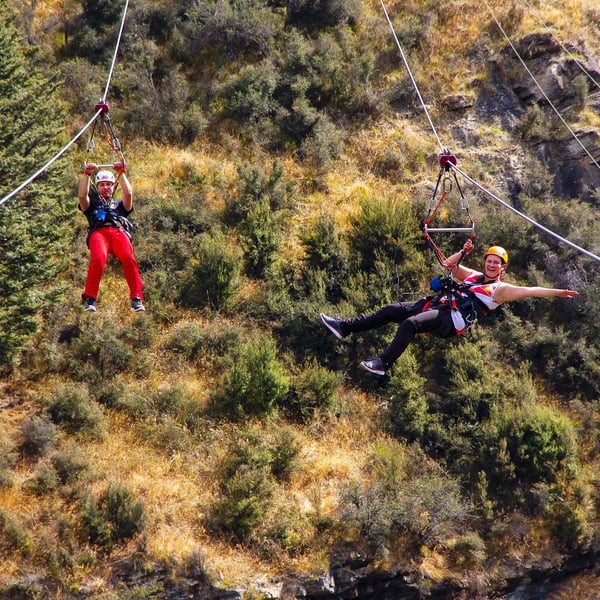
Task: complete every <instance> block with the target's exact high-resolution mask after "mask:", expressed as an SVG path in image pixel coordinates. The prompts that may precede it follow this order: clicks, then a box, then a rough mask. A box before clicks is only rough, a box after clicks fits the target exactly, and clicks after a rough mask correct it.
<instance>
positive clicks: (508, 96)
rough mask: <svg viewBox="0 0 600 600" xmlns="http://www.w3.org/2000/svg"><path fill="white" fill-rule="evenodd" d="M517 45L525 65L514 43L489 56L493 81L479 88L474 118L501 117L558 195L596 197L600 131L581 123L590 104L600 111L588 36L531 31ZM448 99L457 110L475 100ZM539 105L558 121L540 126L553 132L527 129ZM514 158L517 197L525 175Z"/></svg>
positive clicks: (598, 76) (511, 174) (597, 72)
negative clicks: (578, 39)
mask: <svg viewBox="0 0 600 600" xmlns="http://www.w3.org/2000/svg"><path fill="white" fill-rule="evenodd" d="M515 48H516V49H517V51H518V52H519V55H520V56H521V57H522V58H523V62H524V63H525V66H524V65H523V63H522V62H521V61H520V60H519V59H518V58H517V56H516V55H515V53H514V51H513V49H512V48H511V47H510V46H507V47H506V48H505V49H504V50H503V51H502V53H501V54H500V55H499V56H495V57H494V56H490V57H489V59H488V66H489V68H488V80H487V82H486V85H482V86H481V87H480V90H479V94H478V96H477V101H476V103H475V106H474V111H475V118H474V122H475V123H481V122H483V123H485V122H493V121H496V122H498V123H499V124H500V125H501V126H502V127H503V128H504V129H505V130H506V131H507V132H508V133H510V134H511V135H514V136H515V138H519V139H520V141H521V143H522V144H525V147H526V148H529V150H530V151H531V153H532V154H533V155H534V156H535V157H536V158H537V159H538V160H540V161H541V162H542V164H543V165H544V166H545V167H546V168H547V169H548V171H549V172H550V173H551V174H553V175H554V187H553V192H554V194H555V195H556V196H557V197H559V198H564V199H570V198H581V199H584V200H588V201H589V200H592V199H593V198H594V194H595V193H596V192H597V190H599V189H600V168H599V166H598V165H599V164H600V130H598V129H597V128H593V127H591V126H588V125H582V124H581V123H580V120H579V118H580V114H581V112H582V111H583V110H591V111H594V112H596V113H598V114H600V69H599V67H598V64H597V62H596V60H595V59H594V57H593V56H592V55H591V54H590V53H589V52H588V51H587V49H586V48H585V47H584V46H583V45H582V44H581V43H578V44H574V43H569V44H568V45H564V46H563V45H561V44H559V42H557V41H556V40H555V39H554V37H553V36H552V35H551V34H531V35H528V36H526V37H524V38H523V39H521V40H519V41H518V42H517V43H516V44H515ZM534 78H535V80H534ZM461 100H462V101H461ZM444 105H445V106H446V107H447V108H449V109H450V110H455V111H458V110H464V109H465V108H466V107H468V103H466V102H465V101H464V99H461V98H450V99H445V100H444ZM534 107H538V108H539V109H540V110H539V115H538V116H539V118H544V119H546V121H547V124H551V127H548V126H547V124H546V126H545V127H543V128H542V127H540V128H538V129H540V130H548V129H550V131H551V132H552V133H549V134H543V135H542V134H540V133H537V131H538V129H533V130H532V129H527V127H526V125H525V122H526V120H527V119H528V118H531V119H533V118H534V117H532V116H531V115H532V114H533V113H532V111H533V108H534ZM559 115H560V116H559ZM561 117H562V119H561ZM460 129H461V134H462V136H461V137H462V138H463V139H464V140H465V141H466V142H467V143H469V141H470V140H469V136H468V129H469V125H468V123H465V122H463V123H461V125H460ZM512 156H514V155H512ZM508 162H509V161H508ZM508 162H507V165H506V170H505V181H506V187H507V190H508V192H509V195H510V199H511V201H512V202H513V203H514V204H517V203H518V194H519V192H520V191H521V187H522V186H521V185H520V184H519V183H518V182H519V179H520V178H522V174H519V172H518V171H519V169H518V165H517V164H513V165H511V164H508ZM513 162H515V161H513ZM516 162H517V163H518V161H516Z"/></svg>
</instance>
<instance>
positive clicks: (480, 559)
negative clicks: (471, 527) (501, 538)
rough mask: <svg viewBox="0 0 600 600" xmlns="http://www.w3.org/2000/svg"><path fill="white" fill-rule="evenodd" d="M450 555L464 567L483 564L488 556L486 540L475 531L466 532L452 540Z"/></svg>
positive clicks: (456, 562)
mask: <svg viewBox="0 0 600 600" xmlns="http://www.w3.org/2000/svg"><path fill="white" fill-rule="evenodd" d="M450 557H451V558H452V561H453V562H454V564H456V565H459V566H460V567H463V568H465V567H467V568H473V567H476V566H481V565H482V564H484V562H485V560H486V558H487V551H486V547H485V542H484V541H483V540H482V539H481V537H479V535H478V534H477V533H475V532H469V533H464V534H462V535H460V536H458V537H457V538H456V539H455V540H453V541H452V543H451V545H450Z"/></svg>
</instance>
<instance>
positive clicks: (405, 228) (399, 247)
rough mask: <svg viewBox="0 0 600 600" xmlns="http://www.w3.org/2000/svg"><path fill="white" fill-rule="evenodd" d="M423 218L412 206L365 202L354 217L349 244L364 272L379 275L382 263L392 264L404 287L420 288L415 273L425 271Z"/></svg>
mask: <svg viewBox="0 0 600 600" xmlns="http://www.w3.org/2000/svg"><path fill="white" fill-rule="evenodd" d="M418 224H419V218H418V217H417V215H416V214H415V212H414V209H413V208H412V207H411V205H410V204H409V203H407V202H406V203H399V202H392V201H389V200H385V199H381V198H369V199H366V200H363V201H362V202H361V205H360V210H359V213H358V214H357V215H356V216H353V217H352V218H351V226H352V229H351V230H350V232H349V236H348V243H349V245H350V248H351V249H352V251H354V252H355V253H356V255H357V260H358V263H359V265H358V269H359V270H360V271H367V272H375V271H376V270H377V269H376V267H377V265H378V263H380V262H383V263H390V265H392V266H393V269H394V270H395V272H396V275H397V278H398V280H399V282H400V286H401V287H402V288H403V289H404V290H406V289H408V290H412V289H415V288H416V287H418V284H419V282H418V280H416V279H415V273H419V272H422V271H425V262H424V261H425V255H424V253H423V252H421V251H420V246H421V243H422V238H421V232H420V230H419V227H418Z"/></svg>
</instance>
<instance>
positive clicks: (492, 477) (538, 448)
mask: <svg viewBox="0 0 600 600" xmlns="http://www.w3.org/2000/svg"><path fill="white" fill-rule="evenodd" d="M471 444H472V452H473V455H474V456H476V457H478V459H477V460H476V461H474V472H479V471H484V472H485V474H486V481H487V488H488V489H487V493H488V495H489V496H490V497H493V498H495V499H496V500H497V501H498V502H499V503H500V504H501V505H503V506H514V505H516V506H520V505H522V504H523V502H524V500H525V498H526V494H525V492H527V491H528V490H529V489H531V488H538V489H539V484H547V485H554V484H556V482H557V481H558V479H559V478H562V477H564V476H565V475H566V474H567V473H568V472H569V471H570V469H571V468H572V467H573V461H574V460H575V455H576V445H575V433H574V430H573V426H572V424H571V423H570V422H569V421H568V420H567V419H566V418H565V417H562V416H560V415H557V414H556V413H555V412H553V411H552V410H551V409H549V408H545V407H543V406H526V407H522V408H517V409H510V408H506V409H504V411H503V412H501V413H499V414H498V415H497V416H496V417H494V419H493V421H491V422H489V423H488V424H487V425H486V426H484V427H482V428H481V429H480V430H479V431H477V432H474V435H473V436H472V439H471Z"/></svg>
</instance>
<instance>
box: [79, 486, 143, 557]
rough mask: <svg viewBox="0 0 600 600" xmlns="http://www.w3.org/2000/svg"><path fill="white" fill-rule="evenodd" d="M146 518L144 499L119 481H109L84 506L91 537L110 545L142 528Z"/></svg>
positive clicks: (105, 545) (104, 545) (85, 521)
mask: <svg viewBox="0 0 600 600" xmlns="http://www.w3.org/2000/svg"><path fill="white" fill-rule="evenodd" d="M145 520H146V517H145V514H144V505H143V503H142V502H141V501H139V500H138V501H136V500H135V499H134V497H133V495H132V493H131V492H130V491H129V489H127V488H126V487H125V486H124V485H122V484H120V483H113V484H110V485H109V486H108V488H106V490H105V491H104V492H103V493H102V494H101V495H100V497H99V498H98V499H94V498H88V500H87V501H86V502H85V504H84V507H83V521H84V524H85V526H86V528H87V531H88V535H89V539H90V541H91V542H92V543H93V544H96V545H97V546H102V547H106V548H109V549H110V548H112V547H113V546H114V545H115V544H117V543H119V542H121V541H123V540H127V539H130V538H131V537H133V536H134V535H135V534H136V533H138V532H140V531H141V530H142V529H143V527H144V524H145Z"/></svg>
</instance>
